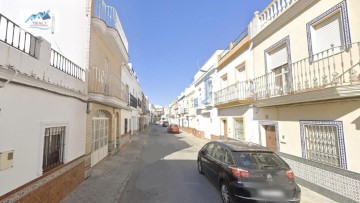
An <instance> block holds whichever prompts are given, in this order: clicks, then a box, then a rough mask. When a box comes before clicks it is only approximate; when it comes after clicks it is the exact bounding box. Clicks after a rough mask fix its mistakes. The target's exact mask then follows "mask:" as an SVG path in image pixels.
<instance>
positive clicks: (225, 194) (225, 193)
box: [220, 182, 233, 203]
mask: <svg viewBox="0 0 360 203" xmlns="http://www.w3.org/2000/svg"><path fill="white" fill-rule="evenodd" d="M220 193H221V199H222V201H223V202H224V203H232V202H233V201H232V198H231V194H230V189H229V187H228V185H227V184H226V183H225V182H222V183H221V184H220Z"/></svg>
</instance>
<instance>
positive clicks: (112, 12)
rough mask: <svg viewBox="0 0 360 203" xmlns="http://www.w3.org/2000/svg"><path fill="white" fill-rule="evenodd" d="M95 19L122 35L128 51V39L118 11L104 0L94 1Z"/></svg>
mask: <svg viewBox="0 0 360 203" xmlns="http://www.w3.org/2000/svg"><path fill="white" fill-rule="evenodd" d="M94 17H96V18H99V19H101V20H103V21H104V22H105V23H106V25H107V26H109V27H111V28H114V29H115V30H116V31H117V32H118V33H119V35H120V38H121V40H122V42H123V44H124V46H125V48H126V51H128V47H129V43H128V41H127V39H126V36H125V33H124V29H123V28H122V26H121V22H120V19H119V16H118V14H117V11H116V9H115V8H114V7H111V6H108V5H106V3H105V1H104V0H95V1H94Z"/></svg>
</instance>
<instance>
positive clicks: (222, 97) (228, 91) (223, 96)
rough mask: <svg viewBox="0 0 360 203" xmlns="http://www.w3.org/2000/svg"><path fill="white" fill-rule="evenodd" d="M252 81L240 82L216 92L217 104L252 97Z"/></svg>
mask: <svg viewBox="0 0 360 203" xmlns="http://www.w3.org/2000/svg"><path fill="white" fill-rule="evenodd" d="M252 95H253V94H252V86H251V82H250V81H243V82H238V83H235V84H233V85H230V86H228V87H226V88H223V89H221V90H219V91H217V92H215V105H219V104H222V103H228V102H231V101H236V100H245V99H249V98H252Z"/></svg>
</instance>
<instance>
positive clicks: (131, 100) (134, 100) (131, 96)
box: [130, 94, 137, 108]
mask: <svg viewBox="0 0 360 203" xmlns="http://www.w3.org/2000/svg"><path fill="white" fill-rule="evenodd" d="M130 106H132V107H134V108H137V99H136V97H134V96H133V95H132V94H130Z"/></svg>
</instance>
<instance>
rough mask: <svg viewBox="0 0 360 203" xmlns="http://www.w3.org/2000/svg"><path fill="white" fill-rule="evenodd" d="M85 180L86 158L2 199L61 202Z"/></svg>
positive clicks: (5, 202)
mask: <svg viewBox="0 0 360 203" xmlns="http://www.w3.org/2000/svg"><path fill="white" fill-rule="evenodd" d="M83 180H84V157H81V158H79V159H77V160H75V161H72V162H70V163H68V164H66V165H64V166H62V167H60V168H59V169H57V170H55V171H53V172H50V173H49V174H46V175H43V176H42V177H40V178H37V179H35V180H34V181H31V182H30V183H28V184H25V185H24V186H22V187H20V188H18V189H16V190H14V191H12V192H10V193H8V194H5V195H4V196H3V197H0V203H8V202H24V203H25V202H60V201H61V200H62V199H63V198H65V197H66V196H67V195H68V194H69V193H70V192H72V191H73V190H74V189H75V188H76V187H77V186H78V185H79V184H80V183H81V182H82V181H83Z"/></svg>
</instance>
